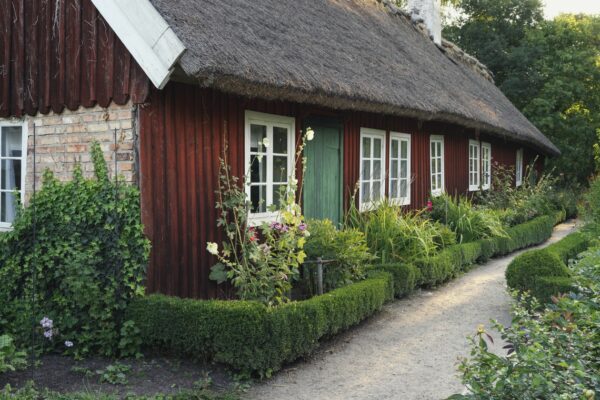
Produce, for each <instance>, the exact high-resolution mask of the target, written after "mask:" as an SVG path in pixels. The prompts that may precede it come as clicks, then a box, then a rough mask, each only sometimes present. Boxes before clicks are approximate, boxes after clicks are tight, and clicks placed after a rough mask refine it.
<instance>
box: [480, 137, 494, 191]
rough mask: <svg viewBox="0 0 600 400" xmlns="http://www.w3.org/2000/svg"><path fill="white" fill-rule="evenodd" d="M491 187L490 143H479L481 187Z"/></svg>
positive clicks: (484, 188) (485, 188)
mask: <svg viewBox="0 0 600 400" xmlns="http://www.w3.org/2000/svg"><path fill="white" fill-rule="evenodd" d="M491 187H492V145H491V144H489V143H485V142H484V143H481V188H482V189H483V190H490V188H491Z"/></svg>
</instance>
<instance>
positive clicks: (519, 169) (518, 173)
mask: <svg viewBox="0 0 600 400" xmlns="http://www.w3.org/2000/svg"><path fill="white" fill-rule="evenodd" d="M522 184H523V149H519V150H517V156H516V162H515V185H516V186H521V185H522Z"/></svg>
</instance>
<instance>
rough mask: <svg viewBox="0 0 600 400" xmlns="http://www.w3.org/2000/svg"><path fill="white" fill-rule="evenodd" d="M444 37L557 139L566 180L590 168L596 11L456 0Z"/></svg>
mask: <svg viewBox="0 0 600 400" xmlns="http://www.w3.org/2000/svg"><path fill="white" fill-rule="evenodd" d="M458 8H459V10H460V11H461V13H462V14H461V17H460V18H458V20H456V21H455V22H454V23H453V24H452V25H451V26H448V27H446V28H445V30H444V35H445V37H447V38H448V39H449V40H452V41H454V42H456V43H457V44H458V45H460V46H461V47H462V48H463V49H465V50H466V51H467V52H469V53H471V54H473V55H475V56H476V57H477V58H478V59H479V60H480V61H481V62H483V63H484V64H486V65H487V66H488V67H489V68H490V69H491V71H492V72H493V73H494V75H495V79H496V84H497V85H498V86H499V87H500V89H501V90H502V91H503V92H504V93H505V94H506V96H507V97H508V98H509V99H510V100H511V101H512V102H513V103H514V104H515V105H516V106H517V107H518V108H519V109H520V110H521V111H522V112H523V114H525V116H526V117H527V118H529V120H530V121H531V122H533V123H534V124H535V125H536V126H537V127H538V128H539V129H540V130H541V131H542V132H543V133H544V134H546V135H547V136H548V137H549V138H550V140H552V141H553V142H554V144H556V145H557V146H558V148H559V149H560V150H561V152H562V156H561V157H558V158H554V159H551V160H550V161H549V162H548V166H549V167H556V169H557V170H558V172H561V173H563V176H564V178H565V180H566V181H577V182H585V181H586V180H587V178H588V177H589V175H590V174H591V173H592V172H593V171H594V152H593V144H594V143H595V141H596V131H597V129H599V128H600V90H599V89H600V87H599V85H600V17H598V16H589V15H561V16H559V17H557V18H555V19H554V20H553V21H545V20H543V18H542V8H541V2H540V1H539V0H460V4H459V6H458Z"/></svg>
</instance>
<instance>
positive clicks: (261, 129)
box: [250, 124, 267, 153]
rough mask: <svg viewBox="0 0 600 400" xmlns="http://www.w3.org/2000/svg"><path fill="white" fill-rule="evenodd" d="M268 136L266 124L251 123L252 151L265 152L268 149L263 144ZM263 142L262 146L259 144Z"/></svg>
mask: <svg viewBox="0 0 600 400" xmlns="http://www.w3.org/2000/svg"><path fill="white" fill-rule="evenodd" d="M266 137H267V127H266V126H264V125H254V124H252V125H250V151H251V152H254V153H256V152H260V153H263V152H265V151H266V149H265V147H264V146H262V141H263V139H264V138H266ZM259 142H260V143H261V145H260V148H259V144H258V143H259Z"/></svg>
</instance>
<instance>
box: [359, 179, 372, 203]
mask: <svg viewBox="0 0 600 400" xmlns="http://www.w3.org/2000/svg"><path fill="white" fill-rule="evenodd" d="M361 192H362V202H363V203H367V202H369V201H371V185H370V184H369V182H365V183H363V184H362V185H361Z"/></svg>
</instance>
